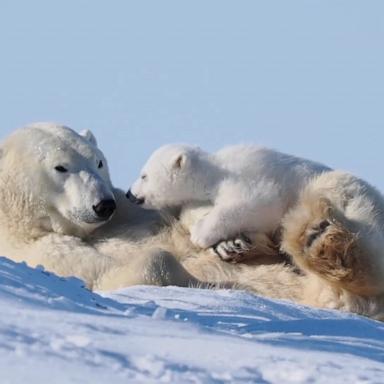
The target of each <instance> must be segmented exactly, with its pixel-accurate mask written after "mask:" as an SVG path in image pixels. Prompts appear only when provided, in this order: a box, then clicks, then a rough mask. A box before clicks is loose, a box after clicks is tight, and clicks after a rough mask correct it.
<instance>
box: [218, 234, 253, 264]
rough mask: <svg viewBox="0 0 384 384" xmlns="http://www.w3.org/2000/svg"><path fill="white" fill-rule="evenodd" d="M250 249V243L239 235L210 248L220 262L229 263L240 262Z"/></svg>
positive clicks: (246, 238) (243, 236) (245, 237)
mask: <svg viewBox="0 0 384 384" xmlns="http://www.w3.org/2000/svg"><path fill="white" fill-rule="evenodd" d="M251 249H252V242H251V240H250V239H249V238H248V237H247V236H245V235H240V236H239V237H237V238H235V239H232V240H224V241H221V242H219V243H218V244H216V245H214V246H213V247H212V250H213V251H214V252H215V253H216V255H218V256H219V257H220V259H221V260H223V261H227V262H231V263H238V262H241V261H242V260H243V259H244V257H245V255H246V254H247V253H248V252H249V251H250V250H251Z"/></svg>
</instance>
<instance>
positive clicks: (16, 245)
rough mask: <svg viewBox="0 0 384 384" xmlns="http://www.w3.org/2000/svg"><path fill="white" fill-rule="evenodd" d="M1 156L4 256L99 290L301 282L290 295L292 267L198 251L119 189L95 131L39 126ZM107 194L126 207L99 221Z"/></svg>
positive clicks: (275, 291) (22, 133)
mask: <svg viewBox="0 0 384 384" xmlns="http://www.w3.org/2000/svg"><path fill="white" fill-rule="evenodd" d="M0 153H1V155H0V254H2V255H6V256H7V257H9V258H11V259H13V260H15V261H25V262H27V263H28V264H29V265H30V266H37V265H42V266H44V267H45V268H46V269H47V270H49V271H52V272H54V273H57V274H58V275H61V276H71V275H74V276H77V277H79V278H81V279H83V280H84V281H85V283H86V285H87V286H88V287H89V288H91V289H100V290H111V289H116V288H120V287H124V286H128V285H133V284H155V285H170V284H171V285H179V286H190V285H194V286H213V285H216V286H227V287H228V286H242V287H253V288H255V289H257V285H258V282H259V281H262V280H263V277H262V276H268V275H271V274H272V275H276V274H280V275H281V281H282V283H283V284H285V282H286V283H287V284H291V285H292V287H296V288H297V289H296V288H295V289H293V288H292V289H291V290H290V291H289V292H288V291H287V292H286V295H283V296H284V297H287V298H292V297H294V296H295V295H297V294H298V292H299V289H298V287H299V284H298V282H297V280H296V279H295V273H294V272H293V271H292V270H291V269H290V268H289V267H285V266H284V265H279V266H265V268H266V269H265V270H262V269H261V270H260V271H256V269H255V268H254V267H251V266H246V265H231V264H228V263H225V262H223V261H221V260H220V259H219V258H217V257H216V256H215V255H214V254H212V253H211V252H210V251H201V250H198V249H196V247H195V246H194V245H193V244H191V242H190V240H189V235H188V233H187V232H186V231H185V229H184V228H183V226H182V225H180V224H178V223H174V222H171V223H169V222H167V221H166V220H164V219H163V218H162V217H160V216H159V215H158V214H157V213H156V212H154V211H150V210H144V209H141V208H140V207H137V206H136V205H133V204H132V203H130V202H129V201H128V200H127V199H126V198H125V196H124V194H123V193H122V191H120V190H118V189H115V188H113V186H112V185H111V182H110V178H109V173H108V167H107V162H106V159H105V158H104V156H103V154H102V152H101V151H100V150H99V149H98V148H97V147H96V140H95V138H94V137H93V135H92V134H91V133H90V132H86V133H84V135H83V136H81V135H79V134H77V133H75V132H74V131H72V130H71V129H69V128H67V127H63V126H60V125H56V124H35V125H32V126H28V127H26V128H23V129H21V130H18V131H16V132H15V133H14V134H13V135H11V136H10V137H8V138H7V139H6V140H5V141H4V142H3V143H2V145H1V147H0ZM100 162H101V163H100ZM58 166H60V167H61V168H58V169H59V171H58V170H57V169H56V168H57V167H58ZM101 166H102V167H101ZM63 168H65V169H66V170H67V172H64V173H63V172H62V171H63ZM105 198H108V199H111V198H113V199H114V201H115V202H116V205H117V210H116V212H115V214H114V215H113V216H112V218H111V219H110V220H109V221H107V220H101V221H100V220H98V219H97V217H95V212H94V208H93V207H94V206H95V205H96V204H97V203H98V202H99V201H100V200H102V199H105ZM268 268H272V272H271V273H269V272H268V271H267V270H268ZM264 280H266V278H264ZM268 285H269V286H268V287H267V288H266V289H264V288H263V285H262V284H261V285H260V292H261V293H264V294H270V295H272V296H281V291H282V289H281V287H280V289H279V287H278V286H279V284H273V287H272V286H271V285H272V284H270V283H268Z"/></svg>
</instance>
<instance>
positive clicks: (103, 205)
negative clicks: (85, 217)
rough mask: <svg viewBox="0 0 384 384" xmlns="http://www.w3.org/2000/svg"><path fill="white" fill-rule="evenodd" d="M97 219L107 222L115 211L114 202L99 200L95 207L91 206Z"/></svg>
mask: <svg viewBox="0 0 384 384" xmlns="http://www.w3.org/2000/svg"><path fill="white" fill-rule="evenodd" d="M92 208H93V210H94V211H95V213H96V215H97V217H99V218H100V219H104V220H107V219H109V218H110V217H111V216H112V213H113V212H115V210H116V202H115V200H112V199H107V200H101V201H100V202H99V203H97V204H96V205H93V206H92Z"/></svg>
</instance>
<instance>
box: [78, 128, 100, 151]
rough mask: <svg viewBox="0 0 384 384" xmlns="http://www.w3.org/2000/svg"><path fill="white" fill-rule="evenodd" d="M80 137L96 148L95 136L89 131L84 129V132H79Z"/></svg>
mask: <svg viewBox="0 0 384 384" xmlns="http://www.w3.org/2000/svg"><path fill="white" fill-rule="evenodd" d="M79 135H80V136H83V137H84V138H85V139H86V140H88V141H89V142H90V143H91V144H93V145H94V146H95V147H97V140H96V137H95V135H94V134H93V133H92V132H91V131H90V130H89V129H84V131H81V132H80V133H79Z"/></svg>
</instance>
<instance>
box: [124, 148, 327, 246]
mask: <svg viewBox="0 0 384 384" xmlns="http://www.w3.org/2000/svg"><path fill="white" fill-rule="evenodd" d="M328 169H329V168H327V167H325V166H323V165H321V164H318V163H314V162H312V161H309V160H305V159H300V158H297V157H294V156H290V155H285V154H282V153H280V152H277V151H273V150H271V149H267V148H260V147H256V146H250V145H249V146H244V145H240V146H233V147H228V148H225V149H223V150H221V151H219V152H217V153H214V154H208V153H206V152H204V151H202V150H201V149H199V148H196V147H190V146H187V145H178V144H175V145H167V146H164V147H162V148H160V149H158V150H157V151H155V152H154V153H153V155H152V156H151V157H150V158H149V160H148V161H147V163H146V164H145V165H144V167H143V170H142V172H141V177H140V178H139V179H138V180H137V181H136V182H135V183H134V184H133V186H132V189H131V192H132V193H133V195H135V196H136V197H137V198H139V199H144V204H143V206H144V207H149V208H157V209H164V208H169V207H175V206H176V207H184V208H185V207H186V206H189V205H191V204H194V205H211V207H212V209H211V211H210V212H209V213H207V214H205V215H204V217H202V218H201V219H200V220H198V221H197V222H196V223H195V224H194V225H193V226H192V227H191V228H190V232H191V240H192V242H193V243H194V244H195V245H197V246H199V247H201V248H209V247H211V246H213V245H215V244H217V243H219V242H220V241H223V240H227V239H231V238H234V237H236V236H238V235H239V234H240V233H242V232H248V233H249V232H251V233H260V232H261V233H273V232H274V231H276V229H277V228H278V227H279V225H280V222H281V219H282V217H283V215H284V214H285V212H286V211H287V210H288V209H289V208H290V207H291V206H292V205H293V204H294V203H295V202H296V200H297V197H298V193H299V192H300V190H301V188H302V187H303V186H304V185H305V184H306V183H307V182H308V180H309V179H310V178H311V177H312V176H313V175H315V174H318V173H320V172H323V171H325V170H328Z"/></svg>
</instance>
